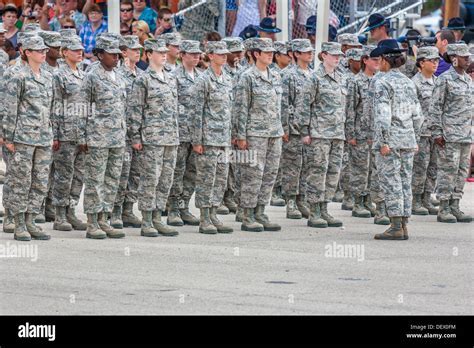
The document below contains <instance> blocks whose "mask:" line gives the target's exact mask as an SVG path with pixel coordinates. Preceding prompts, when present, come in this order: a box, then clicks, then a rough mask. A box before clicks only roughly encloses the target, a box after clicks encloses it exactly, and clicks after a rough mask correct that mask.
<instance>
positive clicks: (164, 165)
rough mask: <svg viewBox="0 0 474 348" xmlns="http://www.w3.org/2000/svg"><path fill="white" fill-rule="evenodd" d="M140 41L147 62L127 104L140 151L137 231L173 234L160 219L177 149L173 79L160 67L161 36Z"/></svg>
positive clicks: (134, 141) (134, 140) (133, 137)
mask: <svg viewBox="0 0 474 348" xmlns="http://www.w3.org/2000/svg"><path fill="white" fill-rule="evenodd" d="M144 45H145V52H146V55H147V57H148V61H149V63H150V66H149V67H148V69H147V70H146V72H145V74H143V75H142V76H140V77H138V78H137V79H136V80H135V82H134V85H133V90H132V94H131V95H130V98H129V99H128V108H127V110H128V112H129V113H130V124H129V126H128V130H129V132H130V138H131V140H132V144H133V145H132V146H133V148H134V149H135V150H137V151H142V153H141V154H140V156H141V164H142V168H141V170H140V174H141V175H140V184H139V186H138V195H139V196H138V208H139V209H140V211H141V212H142V226H141V235H142V236H144V237H157V236H158V233H159V234H161V235H163V236H176V235H178V232H177V231H176V230H174V229H173V228H171V227H169V226H167V225H166V224H164V223H163V222H162V221H161V212H162V211H164V210H165V209H166V201H167V200H168V196H169V193H170V190H171V186H172V185H173V174H174V169H175V166H176V156H177V153H178V145H179V126H178V90H177V86H176V79H175V78H174V77H173V76H171V75H169V74H168V73H167V72H166V71H165V70H164V66H165V62H166V52H167V51H168V49H167V48H166V42H165V40H160V39H159V40H156V39H148V40H146V41H145V43H144Z"/></svg>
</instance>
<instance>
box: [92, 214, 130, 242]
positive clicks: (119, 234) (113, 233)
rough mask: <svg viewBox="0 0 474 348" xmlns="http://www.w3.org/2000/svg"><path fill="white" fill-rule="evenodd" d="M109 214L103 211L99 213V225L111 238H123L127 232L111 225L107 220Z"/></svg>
mask: <svg viewBox="0 0 474 348" xmlns="http://www.w3.org/2000/svg"><path fill="white" fill-rule="evenodd" d="M107 215H108V213H105V212H101V213H99V214H97V222H98V224H99V227H100V229H101V230H102V231H104V232H105V233H106V234H107V237H109V238H123V237H125V233H124V232H123V231H120V230H116V229H115V228H113V227H112V226H110V225H109V223H108V222H107Z"/></svg>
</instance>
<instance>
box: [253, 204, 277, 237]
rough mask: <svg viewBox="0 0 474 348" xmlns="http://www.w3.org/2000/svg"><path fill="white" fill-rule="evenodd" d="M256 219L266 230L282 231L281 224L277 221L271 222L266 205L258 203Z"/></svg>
mask: <svg viewBox="0 0 474 348" xmlns="http://www.w3.org/2000/svg"><path fill="white" fill-rule="evenodd" d="M255 221H257V222H258V223H259V224H262V225H263V230H264V231H280V230H281V226H280V225H279V224H277V223H274V222H271V221H270V219H269V218H268V216H267V215H266V214H265V206H264V205H263V204H258V205H257V208H255Z"/></svg>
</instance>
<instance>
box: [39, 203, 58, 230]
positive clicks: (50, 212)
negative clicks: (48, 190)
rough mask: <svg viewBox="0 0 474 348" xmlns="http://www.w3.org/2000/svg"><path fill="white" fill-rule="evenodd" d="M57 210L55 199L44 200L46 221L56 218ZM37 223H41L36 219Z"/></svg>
mask: <svg viewBox="0 0 474 348" xmlns="http://www.w3.org/2000/svg"><path fill="white" fill-rule="evenodd" d="M55 215H56V212H55V211H54V206H53V201H52V200H51V199H49V198H46V200H45V202H44V219H45V221H46V222H53V221H55V220H56V216H55ZM36 222H37V223H39V224H40V223H41V222H38V221H36Z"/></svg>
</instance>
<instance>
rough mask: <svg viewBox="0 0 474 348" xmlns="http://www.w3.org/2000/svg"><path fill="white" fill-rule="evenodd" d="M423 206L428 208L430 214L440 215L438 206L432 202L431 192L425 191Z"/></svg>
mask: <svg viewBox="0 0 474 348" xmlns="http://www.w3.org/2000/svg"><path fill="white" fill-rule="evenodd" d="M423 206H424V207H425V208H426V209H428V212H429V213H430V215H438V208H437V207H435V206H434V204H433V203H432V202H431V193H430V192H425V193H424V194H423Z"/></svg>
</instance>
